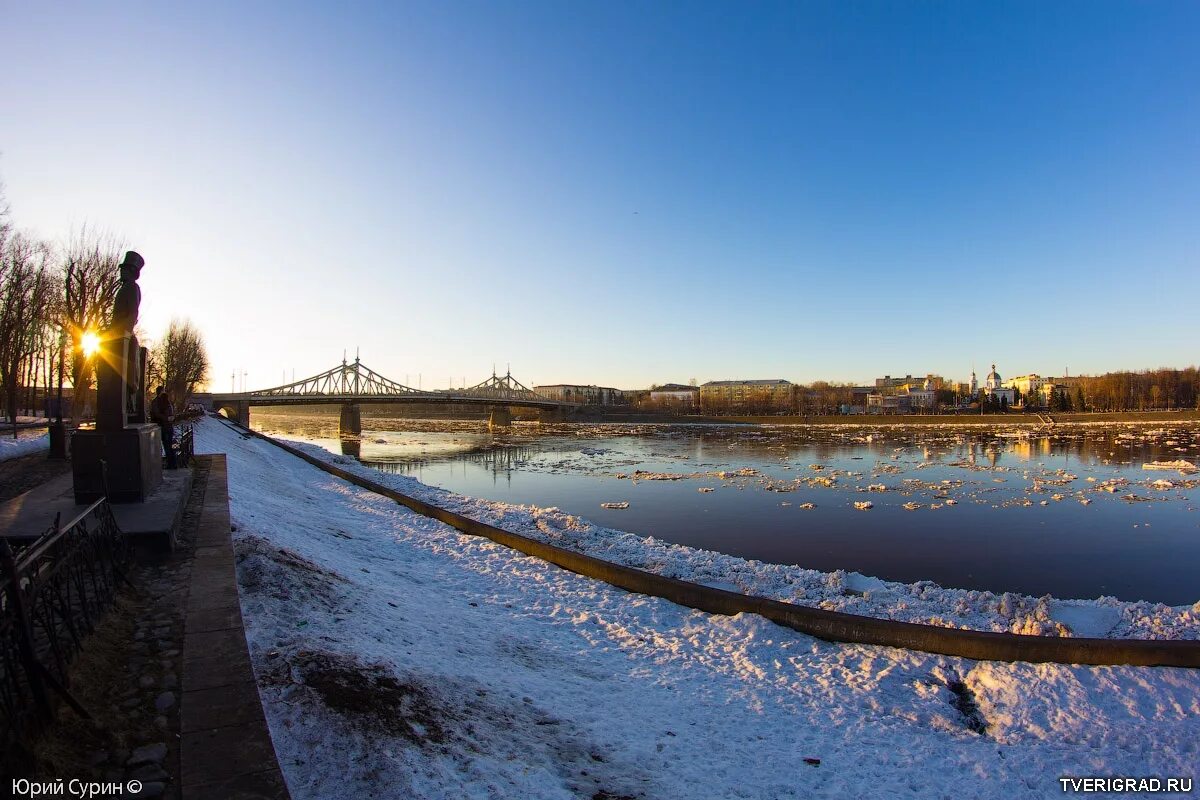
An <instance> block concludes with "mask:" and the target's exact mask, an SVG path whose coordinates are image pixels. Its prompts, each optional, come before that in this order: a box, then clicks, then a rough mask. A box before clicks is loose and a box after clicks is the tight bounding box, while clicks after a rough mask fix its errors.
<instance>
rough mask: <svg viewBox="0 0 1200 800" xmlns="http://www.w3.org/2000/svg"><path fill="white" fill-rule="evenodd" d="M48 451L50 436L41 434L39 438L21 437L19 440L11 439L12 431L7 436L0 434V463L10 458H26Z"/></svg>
mask: <svg viewBox="0 0 1200 800" xmlns="http://www.w3.org/2000/svg"><path fill="white" fill-rule="evenodd" d="M49 449H50V434H48V433H43V434H42V435H41V436H21V437H20V438H17V439H14V438H12V431H11V430H10V431H8V434H7V435H3V434H2V433H0V461H7V460H8V459H10V458H17V457H18V456H26V455H29V454H30V453H38V452H42V451H48V450H49Z"/></svg>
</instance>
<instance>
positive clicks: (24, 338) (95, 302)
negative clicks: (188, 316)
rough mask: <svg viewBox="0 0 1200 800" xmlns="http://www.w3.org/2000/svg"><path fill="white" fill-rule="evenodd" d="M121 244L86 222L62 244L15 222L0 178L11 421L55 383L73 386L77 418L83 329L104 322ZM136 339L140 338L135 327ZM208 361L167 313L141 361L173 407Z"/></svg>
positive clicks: (89, 380)
mask: <svg viewBox="0 0 1200 800" xmlns="http://www.w3.org/2000/svg"><path fill="white" fill-rule="evenodd" d="M123 250H124V246H123V244H122V242H120V241H119V240H118V239H117V238H115V237H113V236H111V235H107V234H104V233H101V232H99V231H96V230H94V229H89V228H88V227H86V226H84V227H83V228H81V229H79V230H78V232H76V233H75V234H74V235H73V236H72V237H71V239H70V240H69V241H68V242H66V244H64V245H61V246H55V245H53V244H51V243H48V242H44V241H40V240H38V239H37V238H35V237H32V236H29V235H27V234H25V233H22V232H19V231H17V230H15V229H14V228H13V225H12V222H11V218H10V215H9V208H8V205H7V203H6V202H5V201H4V195H3V186H0V410H3V413H4V415H5V416H6V417H7V418H8V419H9V420H10V421H12V422H16V420H17V417H18V415H19V414H20V413H21V412H22V411H29V412H31V413H32V414H34V415H36V414H37V413H38V410H37V407H38V404H39V401H40V400H44V398H45V397H47V396H48V395H50V394H51V393H52V392H51V390H52V389H53V388H54V387H57V386H60V385H66V386H70V387H72V392H71V394H72V398H73V400H72V410H71V417H72V420H73V422H74V423H75V424H78V423H79V422H80V421H81V420H82V419H83V416H84V413H85V405H86V403H87V401H88V396H89V392H90V389H91V387H92V384H93V382H94V377H95V364H94V363H93V358H92V357H90V355H89V353H88V352H86V351H85V348H84V346H83V345H84V337H85V336H86V335H87V334H89V333H91V334H96V335H98V334H99V333H100V332H101V331H103V330H104V329H105V328H107V327H108V325H109V324H110V322H111V316H112V307H113V300H114V298H115V297H116V293H117V289H118V288H119V286H120V275H119V270H118V264H119V263H120V259H121V255H122V252H123ZM139 339H141V340H142V341H143V342H145V341H147V337H145V336H144V335H143V334H142V333H141V332H139ZM208 368H209V363H208V355H207V353H206V351H205V347H204V341H203V338H202V337H201V335H200V332H199V331H198V330H197V329H196V328H195V326H194V325H192V323H190V322H188V321H186V320H182V321H181V320H172V322H171V324H170V327H169V328H168V329H167V331H166V334H165V335H164V336H163V337H162V338H161V339H160V340H159V342H158V344H157V345H156V346H154V347H152V348H151V357H150V359H149V361H148V364H147V371H148V377H149V380H150V382H151V384H152V385H165V386H166V387H167V391H168V392H169V393H170V395H171V399H172V402H173V403H174V404H175V405H176V407H177V408H178V407H180V406H181V405H182V404H183V403H184V402H185V401H186V399H187V397H188V396H190V395H191V394H192V392H194V391H195V390H196V388H197V387H198V386H200V385H202V384H203V383H205V381H206V380H207V377H208ZM14 434H15V426H14Z"/></svg>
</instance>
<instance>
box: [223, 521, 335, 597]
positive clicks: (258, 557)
mask: <svg viewBox="0 0 1200 800" xmlns="http://www.w3.org/2000/svg"><path fill="white" fill-rule="evenodd" d="M233 548H234V552H235V553H236V555H237V572H238V584H239V585H240V587H241V588H242V589H243V590H245V591H247V592H249V593H251V594H256V593H266V594H268V595H270V596H271V597H273V598H275V599H278V600H291V599H296V600H304V601H305V602H308V601H310V600H319V601H321V602H322V603H323V604H324V605H325V606H326V607H327V608H333V607H335V606H337V605H338V592H337V590H336V587H338V585H339V584H345V583H346V579H345V578H343V577H342V576H341V575H339V574H337V573H336V572H333V571H331V570H328V569H325V568H323V567H320V566H318V565H316V564H314V563H313V562H312V561H309V560H308V559H307V558H305V557H304V556H302V555H300V554H299V553H296V552H293V551H292V550H288V549H287V548H283V547H276V546H275V545H273V544H271V543H270V542H269V541H267V540H266V539H264V538H262V537H260V536H253V535H249V534H244V535H241V536H239V537H238V538H237V539H236V540H234V544H233Z"/></svg>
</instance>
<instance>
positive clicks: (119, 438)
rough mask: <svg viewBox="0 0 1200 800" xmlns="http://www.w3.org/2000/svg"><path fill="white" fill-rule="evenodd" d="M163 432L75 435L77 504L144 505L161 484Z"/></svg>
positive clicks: (134, 429) (140, 428)
mask: <svg viewBox="0 0 1200 800" xmlns="http://www.w3.org/2000/svg"><path fill="white" fill-rule="evenodd" d="M162 462H163V449H162V432H161V431H160V430H159V428H158V426H157V425H153V424H146V425H128V426H126V427H125V428H123V429H122V430H117V431H103V432H101V431H76V432H75V434H74V435H73V436H72V437H71V473H72V477H73V478H74V483H75V502H76V503H91V502H94V501H96V500H99V499H100V498H101V497H104V484H105V480H106V479H107V482H108V500H109V502H110V503H141V502H144V501H145V500H146V498H147V497H149V496H150V495H151V494H153V493H154V490H155V489H157V488H158V486H159V484H161V483H162V478H163V475H162Z"/></svg>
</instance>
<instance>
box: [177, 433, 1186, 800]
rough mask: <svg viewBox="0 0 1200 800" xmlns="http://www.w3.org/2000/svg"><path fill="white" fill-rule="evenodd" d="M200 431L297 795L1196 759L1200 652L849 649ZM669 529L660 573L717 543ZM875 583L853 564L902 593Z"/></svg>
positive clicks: (1004, 790) (780, 783) (993, 786)
mask: <svg viewBox="0 0 1200 800" xmlns="http://www.w3.org/2000/svg"><path fill="white" fill-rule="evenodd" d="M196 446H197V451H198V452H226V453H228V454H229V480H230V486H229V489H230V501H231V510H232V515H233V523H234V527H235V530H236V533H235V534H234V537H235V549H236V552H237V557H238V577H239V583H240V590H241V603H242V611H243V616H244V619H245V624H246V631H247V638H248V641H249V645H250V650H251V655H252V658H253V662H254V667H255V671H256V675H257V679H258V684H259V690H260V694H261V697H262V700H263V706H264V709H265V711H266V714H267V718H268V722H269V724H270V727H271V733H272V738H273V740H274V744H275V748H276V751H277V753H278V755H279V760H280V765H281V767H282V769H283V771H284V774H285V777H286V779H287V781H288V786H289V788H290V790H291V793H292V796H293V797H295V798H296V800H306V799H307V798H328V797H368V796H372V797H430V798H440V797H453V798H459V797H467V798H503V797H513V798H532V799H535V800H540V799H541V798H556V799H559V798H562V799H565V798H571V797H592V798H597V797H608V798H614V797H637V798H666V799H667V800H672V799H673V798H692V797H698V796H704V797H743V798H788V797H795V798H801V797H803V798H841V797H859V798H885V797H886V798H892V797H913V798H929V797H937V798H940V797H974V798H984V799H985V800H987V799H988V798H1041V797H1047V796H1051V795H1057V794H1059V793H1060V787H1059V784H1058V777H1059V776H1061V775H1093V774H1109V775H1192V774H1194V772H1195V766H1196V764H1197V762H1198V760H1200V744H1198V743H1200V671H1194V670H1182V669H1146V668H1134V667H1098V668H1085V667H1066V666H1061V665H1029V664H994V663H975V662H971V661H966V660H963V659H955V658H947V657H941V656H934V655H929V654H924V653H914V652H908V651H903V650H896V649H889V648H879V647H866V646H859V645H836V644H829V643H825V642H821V641H818V640H815V639H812V638H810V637H807V636H804V635H802V634H799V633H796V632H794V631H791V630H788V629H785V628H781V627H779V626H776V625H773V624H771V623H769V622H767V621H765V620H763V619H761V618H759V617H756V616H753V615H739V616H737V617H720V616H713V615H708V614H704V613H702V612H698V611H694V610H690V609H686V608H683V607H680V606H676V605H674V604H672V603H669V602H666V601H664V600H659V599H656V598H650V597H645V596H642V595H636V594H629V593H626V592H623V591H620V590H617V589H614V588H612V587H609V586H607V585H606V584H603V583H600V582H596V581H592V580H589V579H587V578H583V577H581V576H578V575H575V574H573V573H570V572H567V571H565V570H561V569H558V568H556V567H553V566H551V565H549V564H547V563H545V562H543V561H540V560H538V559H534V558H529V557H526V556H523V555H520V554H518V553H516V552H514V551H511V550H508V549H507V548H504V547H501V546H499V545H496V544H494V543H492V542H490V541H488V540H485V539H482V538H479V537H472V536H467V535H464V534H460V533H458V532H457V531H455V530H453V529H452V528H449V527H448V526H445V525H442V524H441V523H438V522H436V521H433V520H430V519H428V518H425V517H420V516H418V515H416V514H414V513H412V512H410V511H408V510H407V509H405V508H403V507H401V506H399V505H397V504H396V503H394V502H392V501H390V500H387V499H386V498H383V497H380V496H378V495H374V494H372V493H370V492H367V491H365V490H361V489H358V488H357V487H354V486H352V485H348V484H346V483H345V482H344V481H341V480H338V479H336V478H334V477H332V476H330V475H327V474H325V473H322V472H320V471H319V470H317V469H316V468H314V467H312V466H311V465H309V464H307V463H304V462H302V461H300V460H299V459H295V458H292V457H291V456H288V455H287V454H286V453H284V452H283V451H281V450H279V449H278V448H275V447H272V446H271V445H270V444H268V443H266V442H263V441H260V440H258V439H254V438H243V437H242V436H240V435H239V434H238V433H236V432H234V431H232V430H230V429H229V428H226V427H225V426H223V425H222V424H221V423H219V422H216V421H214V420H205V421H203V422H201V423H200V424H199V426H198V427H197V438H196ZM372 478H375V479H379V476H378V475H377V474H372ZM398 482H399V483H402V484H404V483H406V482H405V481H404V480H403V479H398ZM411 483H415V482H411ZM409 488H411V489H412V490H413V493H416V491H415V490H416V489H418V488H420V487H419V484H418V485H416V486H411V487H409ZM426 491H427V492H428V491H431V490H428V489H426ZM445 494H446V493H437V497H438V498H439V499H440V500H449V499H453V498H447V497H446V496H445ZM457 501H458V502H460V503H462V504H465V505H468V506H470V507H471V508H474V509H475V510H476V511H481V512H482V511H484V510H486V509H488V508H491V507H490V506H487V505H485V504H478V505H471V504H472V502H473V501H470V500H469V499H468V498H458V499H457ZM491 513H492V514H494V515H500V516H503V515H508V517H509V522H510V523H511V524H514V525H524V526H526V527H528V526H530V525H533V526H536V525H537V524H539V523H541V524H547V525H548V527H551V529H553V530H564V531H566V532H568V533H570V534H571V535H575V533H579V532H585V531H588V530H589V527H588V525H587V523H584V522H582V521H579V520H575V521H574V522H573V523H572V525H574V526H576V527H575V528H574V529H572V528H571V527H570V526H567V527H566V528H563V529H557V528H553V526H549V523H550V522H555V521H556V522H563V523H565V522H566V520H565V519H563V518H562V517H561V516H556V515H554V514H553V512H541V511H531V510H528V509H524V510H522V509H514V508H507V507H495V508H492V509H491ZM572 531H573V532H572ZM522 532H524V531H522ZM616 536H617V537H618V538H619V537H620V535H619V534H617V535H616ZM655 547H658V548H659V549H656V550H653V551H652V552H654V553H656V554H660V555H662V556H664V557H665V556H667V555H672V556H673V558H672V560H671V561H670V563H669V564H666V565H664V567H665V568H674V569H681V570H682V569H691V570H694V571H699V572H702V571H703V570H704V569H706V568H707V567H704V566H703V565H704V564H705V563H707V562H705V561H704V559H706V558H710V557H716V554H705V553H703V552H701V551H689V550H686V549H678V548H662V547H661V543H658V544H657V545H655ZM646 552H651V551H646ZM693 558H694V559H697V563H698V564H700V565H701V566H699V567H698V566H696V564H693V563H692V562H691V561H690V560H689V559H693ZM689 565H690V566H689ZM760 566H761V565H760ZM781 574H782V573H781ZM827 577H832V576H827ZM860 578H861V576H860V577H853V576H845V575H842V576H840V577H838V578H837V582H838V583H839V584H840V583H846V582H847V581H848V583H849V584H850V585H853V586H857V587H859V588H858V590H859V591H862V592H864V593H865V594H868V595H869V594H872V593H875V592H880V591H901V590H897V589H891V588H889V587H891V586H892V585H891V584H886V583H883V582H878V583H877V582H875V581H873V580H869V579H860ZM739 585H740V584H739ZM904 591H907V590H906V589H905V590H904ZM1013 602H1015V601H1012V600H1010V601H1009V604H1010V605H1012V604H1013ZM1010 611H1011V608H1010Z"/></svg>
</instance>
